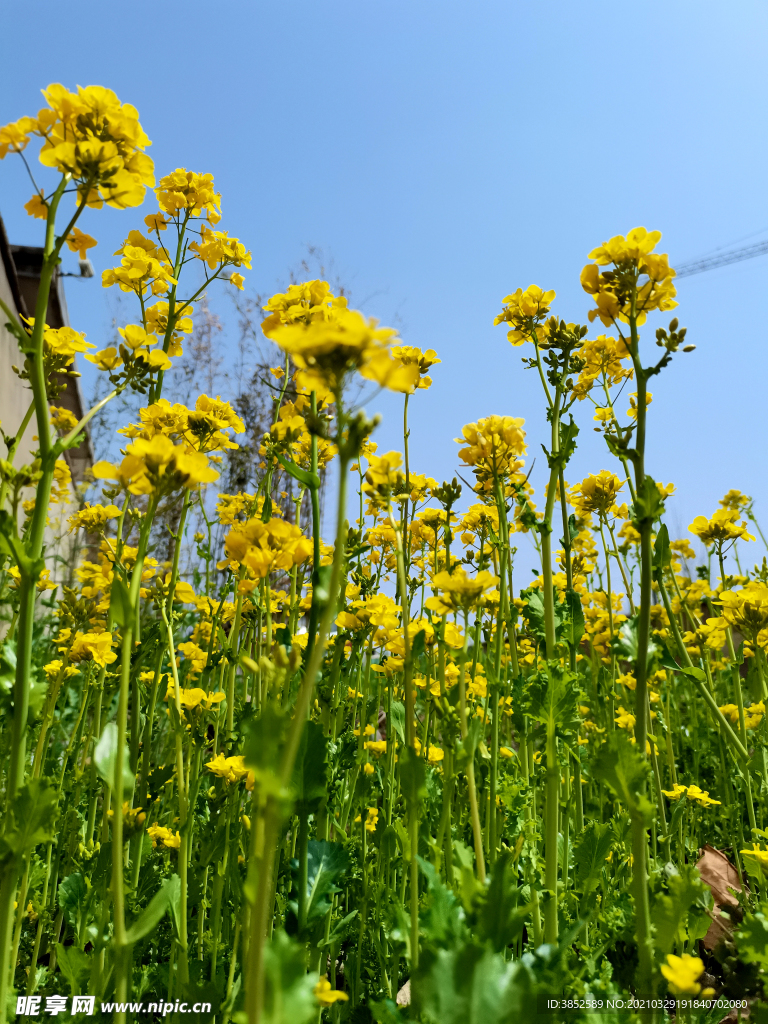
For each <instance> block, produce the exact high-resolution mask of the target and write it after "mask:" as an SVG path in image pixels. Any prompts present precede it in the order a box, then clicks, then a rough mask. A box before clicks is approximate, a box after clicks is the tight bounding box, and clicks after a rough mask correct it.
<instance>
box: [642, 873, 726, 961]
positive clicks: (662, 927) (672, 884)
mask: <svg viewBox="0 0 768 1024" xmlns="http://www.w3.org/2000/svg"><path fill="white" fill-rule="evenodd" d="M667 870H668V892H661V893H659V894H658V895H657V896H656V898H655V900H654V901H653V906H652V908H651V921H652V923H653V925H654V929H655V934H654V941H655V943H656V946H657V948H658V949H659V950H660V951H661V952H662V953H664V954H666V953H671V952H672V950H673V948H674V947H676V946H682V944H683V943H684V942H685V940H686V939H688V938H689V936H688V933H687V930H686V923H687V919H688V915H689V911H690V910H691V908H692V907H693V906H694V904H696V903H699V904H701V909H703V910H706V909H708V907H709V906H711V904H712V894H711V893H710V891H709V889H708V888H707V886H706V885H705V884H704V882H702V880H701V878H700V877H699V872H698V871H697V870H696V868H695V867H694V866H693V865H691V864H686V865H684V866H683V869H682V871H678V870H677V869H676V868H675V869H673V870H670V868H669V867H668V869H667ZM705 933H706V931H705Z"/></svg>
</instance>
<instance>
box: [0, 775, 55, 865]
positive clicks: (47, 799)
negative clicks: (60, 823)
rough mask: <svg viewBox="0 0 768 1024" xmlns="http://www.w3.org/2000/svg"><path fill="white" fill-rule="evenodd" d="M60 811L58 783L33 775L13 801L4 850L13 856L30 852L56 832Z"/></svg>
mask: <svg viewBox="0 0 768 1024" xmlns="http://www.w3.org/2000/svg"><path fill="white" fill-rule="evenodd" d="M56 814H57V787H56V786H55V785H54V784H53V783H52V782H49V781H48V779H30V780H29V781H28V782H27V783H25V785H23V786H22V787H21V789H20V790H19V792H18V794H17V795H16V798H15V800H14V801H13V806H12V808H11V813H10V815H8V818H7V819H6V821H5V834H4V835H3V837H2V839H0V851H2V853H3V854H4V856H5V857H6V858H11V859H17V860H20V859H22V858H24V857H26V856H28V855H29V854H30V853H31V852H32V851H33V850H34V848H35V847H36V846H37V845H38V843H44V842H46V841H47V840H48V839H50V838H51V837H52V836H53V827H54V822H55V820H56Z"/></svg>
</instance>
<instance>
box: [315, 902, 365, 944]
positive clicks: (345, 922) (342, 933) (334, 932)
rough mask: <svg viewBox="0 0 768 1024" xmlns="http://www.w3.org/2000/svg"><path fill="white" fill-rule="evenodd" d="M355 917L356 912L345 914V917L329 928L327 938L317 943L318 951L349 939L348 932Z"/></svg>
mask: <svg viewBox="0 0 768 1024" xmlns="http://www.w3.org/2000/svg"><path fill="white" fill-rule="evenodd" d="M356 917H357V911H356V910H352V911H350V912H349V913H348V914H347V916H346V917H342V919H341V920H340V921H337V922H336V924H335V925H334V926H333V928H331V931H330V933H329V935H328V938H327V939H323V940H322V941H321V942H318V944H317V946H318V949H324V948H326V947H328V946H335V945H337V944H339V945H340V944H341V943H342V942H343V941H344V940H345V939H346V938H348V937H349V935H350V932H351V931H352V927H351V926H352V922H353V921H354V920H355V918H356Z"/></svg>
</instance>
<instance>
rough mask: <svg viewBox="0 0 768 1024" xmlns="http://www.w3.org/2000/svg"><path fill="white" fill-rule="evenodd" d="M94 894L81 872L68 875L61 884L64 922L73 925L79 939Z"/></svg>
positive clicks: (60, 891)
mask: <svg viewBox="0 0 768 1024" xmlns="http://www.w3.org/2000/svg"><path fill="white" fill-rule="evenodd" d="M92 893H93V890H92V889H89V888H88V885H87V884H86V881H85V878H84V877H83V876H82V874H81V873H80V872H79V871H77V872H75V873H74V874H72V875H67V877H66V878H63V879H62V880H61V882H60V883H59V906H60V907H61V912H62V913H63V915H64V920H65V921H66V922H67V924H68V925H71V927H72V928H73V930H74V932H75V934H76V935H77V936H78V937H79V936H80V934H81V932H82V930H83V925H84V923H85V919H86V917H87V916H88V912H89V909H90V903H91V899H90V897H91V895H92Z"/></svg>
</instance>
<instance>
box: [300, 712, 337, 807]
mask: <svg viewBox="0 0 768 1024" xmlns="http://www.w3.org/2000/svg"><path fill="white" fill-rule="evenodd" d="M327 756H328V741H327V739H326V736H325V733H324V731H323V727H322V725H321V724H320V722H307V724H306V725H305V726H304V732H303V733H302V735H301V743H300V744H299V751H298V754H297V756H296V764H295V766H294V769H293V779H292V786H291V788H292V789H293V791H294V793H295V796H296V809H297V812H298V813H299V814H313V813H314V812H315V811H317V809H318V808H319V807H320V805H321V803H322V802H323V801H324V800H325V799H326V787H327V782H328V763H327Z"/></svg>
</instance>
